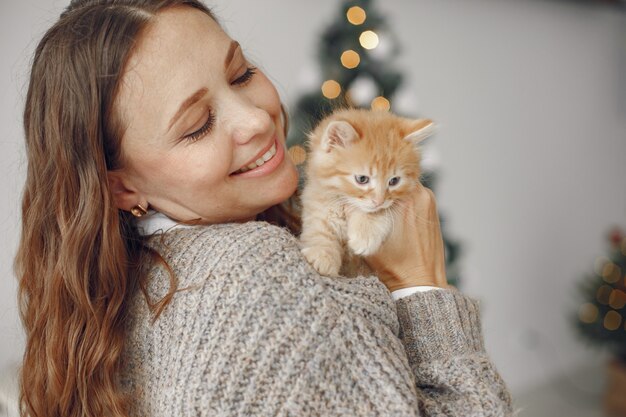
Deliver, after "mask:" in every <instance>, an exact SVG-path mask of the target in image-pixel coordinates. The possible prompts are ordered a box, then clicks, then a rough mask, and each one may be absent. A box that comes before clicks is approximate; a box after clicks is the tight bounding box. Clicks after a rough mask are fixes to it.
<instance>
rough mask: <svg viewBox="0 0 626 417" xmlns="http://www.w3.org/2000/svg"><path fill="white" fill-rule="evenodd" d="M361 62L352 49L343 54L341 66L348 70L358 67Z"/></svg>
mask: <svg viewBox="0 0 626 417" xmlns="http://www.w3.org/2000/svg"><path fill="white" fill-rule="evenodd" d="M360 62H361V57H360V56H359V54H358V53H356V52H355V51H353V50H352V49H348V50H347V51H344V53H343V54H341V64H342V65H343V66H344V67H346V68H348V69H352V68H356V67H358V66H359V63H360Z"/></svg>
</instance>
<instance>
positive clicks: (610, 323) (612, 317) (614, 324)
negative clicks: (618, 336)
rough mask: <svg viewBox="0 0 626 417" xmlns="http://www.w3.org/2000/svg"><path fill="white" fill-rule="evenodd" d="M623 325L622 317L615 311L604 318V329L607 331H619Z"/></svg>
mask: <svg viewBox="0 0 626 417" xmlns="http://www.w3.org/2000/svg"><path fill="white" fill-rule="evenodd" d="M620 324H622V316H621V315H620V314H619V313H618V312H617V311H614V310H611V311H609V312H607V313H606V315H605V316H604V328H605V329H607V330H617V329H618V328H619V326H620Z"/></svg>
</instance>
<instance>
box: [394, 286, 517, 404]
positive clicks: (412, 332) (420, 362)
mask: <svg viewBox="0 0 626 417" xmlns="http://www.w3.org/2000/svg"><path fill="white" fill-rule="evenodd" d="M396 309H397V314H398V321H399V324H400V333H399V338H400V340H401V341H402V344H403V346H404V349H405V351H406V355H407V360H408V362H409V364H410V366H411V370H412V372H413V374H414V376H415V380H416V385H417V387H418V396H419V404H420V405H419V407H420V411H421V412H422V414H423V415H425V416H510V415H514V414H515V413H514V412H513V408H512V402H513V401H512V398H511V395H510V393H509V391H508V389H507V387H506V384H505V382H504V381H503V379H502V378H501V377H500V375H499V374H498V372H497V370H496V368H495V366H494V365H493V364H492V363H491V361H490V360H489V357H488V355H487V353H486V351H485V347H484V342H483V336H482V331H481V323H480V310H479V305H478V302H477V301H476V300H474V299H472V298H470V297H468V296H465V295H463V294H462V293H460V292H459V291H458V290H455V289H442V290H440V291H425V292H416V293H413V294H411V295H409V296H407V297H403V298H401V299H398V300H397V301H396Z"/></svg>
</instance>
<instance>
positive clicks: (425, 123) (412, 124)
mask: <svg viewBox="0 0 626 417" xmlns="http://www.w3.org/2000/svg"><path fill="white" fill-rule="evenodd" d="M406 130H407V131H409V132H410V133H409V134H407V135H406V136H405V137H404V140H408V141H409V142H412V143H413V145H414V146H416V145H417V144H418V143H420V142H421V141H423V140H424V139H426V138H427V137H429V136H431V135H432V134H433V133H435V131H436V130H437V126H436V125H435V123H434V122H433V121H432V120H430V119H417V120H410V121H409V122H408V125H407V129H406Z"/></svg>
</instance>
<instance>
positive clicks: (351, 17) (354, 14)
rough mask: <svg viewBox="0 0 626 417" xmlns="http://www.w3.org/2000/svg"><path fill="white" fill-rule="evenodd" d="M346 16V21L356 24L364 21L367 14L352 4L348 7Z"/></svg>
mask: <svg viewBox="0 0 626 417" xmlns="http://www.w3.org/2000/svg"><path fill="white" fill-rule="evenodd" d="M346 17H347V18H348V22H350V23H352V24H353V25H355V26H358V25H362V24H363V22H365V19H366V17H367V15H366V14H365V10H363V9H361V8H360V7H359V6H352V7H350V8H349V9H348V12H347V13H346Z"/></svg>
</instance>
